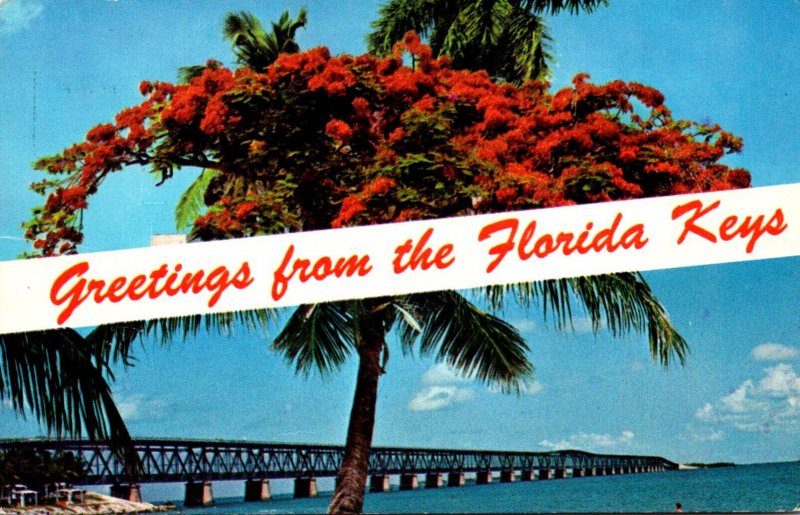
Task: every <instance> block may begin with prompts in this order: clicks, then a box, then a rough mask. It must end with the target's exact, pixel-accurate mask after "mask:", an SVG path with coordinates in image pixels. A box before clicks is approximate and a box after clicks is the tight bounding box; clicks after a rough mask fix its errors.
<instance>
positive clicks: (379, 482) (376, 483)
mask: <svg viewBox="0 0 800 515" xmlns="http://www.w3.org/2000/svg"><path fill="white" fill-rule="evenodd" d="M389 489H390V483H389V474H375V475H373V476H370V478H369V491H370V492H373V493H378V492H388V491H389Z"/></svg>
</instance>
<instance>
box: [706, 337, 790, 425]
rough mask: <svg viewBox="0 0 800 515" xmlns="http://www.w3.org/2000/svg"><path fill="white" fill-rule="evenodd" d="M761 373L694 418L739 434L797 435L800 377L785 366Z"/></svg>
mask: <svg viewBox="0 0 800 515" xmlns="http://www.w3.org/2000/svg"><path fill="white" fill-rule="evenodd" d="M759 347H763V346H759ZM759 347H756V349H758V348H759ZM754 353H755V350H754ZM763 371H764V375H763V376H762V377H761V378H760V379H758V380H753V379H746V380H745V381H743V382H742V383H741V384H740V385H739V386H738V387H736V388H735V389H734V390H733V391H732V392H731V393H730V394H728V395H726V396H724V397H721V398H720V399H719V400H718V401H716V402H706V403H705V404H703V405H702V406H701V407H700V408H698V409H697V410H696V411H695V414H694V416H695V418H696V419H697V420H699V421H701V422H705V423H709V424H716V425H727V426H731V427H734V428H736V429H739V430H742V431H762V432H765V433H769V432H771V431H787V432H791V433H798V432H800V376H798V375H797V372H795V370H794V367H793V366H792V365H790V364H787V363H778V364H777V365H775V366H773V367H767V368H765V369H763Z"/></svg>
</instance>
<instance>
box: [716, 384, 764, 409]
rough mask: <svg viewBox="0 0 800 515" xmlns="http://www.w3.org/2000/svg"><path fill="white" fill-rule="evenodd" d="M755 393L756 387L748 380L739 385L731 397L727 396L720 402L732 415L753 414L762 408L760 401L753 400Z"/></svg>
mask: <svg viewBox="0 0 800 515" xmlns="http://www.w3.org/2000/svg"><path fill="white" fill-rule="evenodd" d="M754 391H755V386H754V385H753V381H751V380H749V379H748V380H747V381H745V382H744V383H742V384H741V385H739V387H738V388H737V389H736V390H734V391H733V392H732V393H731V394H730V395H726V396H725V397H723V398H722V399H720V402H721V403H722V406H723V407H724V408H725V409H726V410H727V411H728V412H730V413H747V412H752V411H755V410H757V409H759V408H760V407H762V404H761V403H760V402H759V401H757V400H755V399H753V392H754Z"/></svg>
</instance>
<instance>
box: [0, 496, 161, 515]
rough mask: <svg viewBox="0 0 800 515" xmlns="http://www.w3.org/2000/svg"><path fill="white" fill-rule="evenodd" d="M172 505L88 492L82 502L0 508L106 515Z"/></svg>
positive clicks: (25, 513)
mask: <svg viewBox="0 0 800 515" xmlns="http://www.w3.org/2000/svg"><path fill="white" fill-rule="evenodd" d="M174 509H175V507H174V506H171V505H155V504H151V503H149V502H133V501H125V500H123V499H117V498H116V497H109V496H107V495H102V494H98V493H95V492H86V499H85V501H84V502H82V503H80V504H72V505H69V506H44V505H42V506H27V507H24V508H21V507H15V508H0V515H2V514H17V515H39V514H42V515H46V514H49V515H74V514H82V515H106V514H109V513H154V512H166V511H173V510H174Z"/></svg>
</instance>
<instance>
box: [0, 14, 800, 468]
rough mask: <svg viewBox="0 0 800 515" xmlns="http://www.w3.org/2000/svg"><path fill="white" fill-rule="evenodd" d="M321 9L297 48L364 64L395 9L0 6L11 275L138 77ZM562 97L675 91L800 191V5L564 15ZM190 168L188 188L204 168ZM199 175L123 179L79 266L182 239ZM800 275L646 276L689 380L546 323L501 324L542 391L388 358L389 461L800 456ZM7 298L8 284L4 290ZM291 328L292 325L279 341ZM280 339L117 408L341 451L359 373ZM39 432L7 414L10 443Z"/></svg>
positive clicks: (239, 346) (207, 346) (157, 420)
mask: <svg viewBox="0 0 800 515" xmlns="http://www.w3.org/2000/svg"><path fill="white" fill-rule="evenodd" d="M303 4H304V5H306V6H307V8H308V11H309V25H308V28H307V29H306V30H305V31H303V32H301V33H300V36H299V38H298V39H299V41H300V44H301V46H302V47H304V48H308V47H311V46H316V45H327V46H329V47H330V48H331V50H332V51H333V52H334V53H340V52H347V53H355V54H357V53H362V52H363V51H365V44H364V39H363V36H364V34H366V32H367V31H368V28H369V22H370V21H371V20H372V19H374V18H375V13H376V12H377V8H378V5H379V2H376V1H366V0H358V1H357V0H350V1H343V2H327V1H321V0H317V1H314V0H308V1H305V2H295V1H272V2H264V1H262V2H249V1H243V0H230V1H225V2H223V1H210V0H208V1H191V2H190V1H188V0H186V1H175V2H169V3H165V2H160V1H142V0H117V1H111V0H82V1H74V2H57V1H47V0H0V77H3V80H2V81H0V99H2V100H0V177H2V181H3V187H2V189H0V259H2V260H9V259H15V258H16V256H18V255H19V254H20V253H21V252H23V251H24V250H26V244H25V243H24V242H23V241H22V240H21V235H22V231H21V230H20V229H19V224H20V222H21V221H23V220H25V219H26V218H27V217H28V213H29V210H30V209H31V208H32V207H33V206H34V205H36V204H37V202H40V199H39V198H38V197H37V196H36V195H34V194H32V193H30V192H29V191H28V190H27V189H26V188H27V184H29V183H30V182H32V181H33V180H36V178H37V176H36V175H35V173H34V172H33V171H32V170H31V167H30V164H31V163H32V162H33V161H34V160H35V158H36V157H38V156H41V155H46V154H50V153H54V152H57V151H58V150H60V149H62V148H64V147H66V146H67V145H69V144H71V143H72V142H74V141H78V140H80V139H81V138H82V137H83V135H84V134H85V133H86V131H87V130H88V129H89V128H91V127H92V126H94V125H96V124H97V123H99V122H102V121H106V120H110V119H111V118H112V117H113V115H114V114H115V113H116V112H117V111H119V110H120V109H121V108H122V107H125V106H128V105H132V104H134V103H137V102H138V101H139V100H140V98H141V97H140V96H139V93H138V89H137V88H138V84H139V82H140V81H141V80H143V79H148V80H167V81H173V80H175V77H176V70H177V68H178V67H180V66H183V65H188V64H198V63H203V62H204V61H205V60H206V59H208V58H215V59H218V60H221V61H223V62H226V63H231V62H232V58H231V53H230V50H229V47H228V44H227V43H225V42H224V41H222V39H221V36H220V29H221V20H222V18H223V16H224V14H225V12H227V11H235V10H249V11H252V12H253V13H255V14H257V15H258V16H259V17H260V18H261V19H262V20H264V21H265V22H266V21H267V20H271V19H276V18H277V17H278V16H279V15H280V13H281V12H282V11H283V10H284V9H287V8H288V9H290V10H291V11H292V13H296V12H297V9H298V7H299V6H300V5H303ZM550 26H551V29H552V35H553V36H554V39H555V46H554V52H555V56H556V58H557V61H558V63H557V65H556V68H555V72H554V77H553V81H552V82H553V85H554V87H560V86H563V85H565V84H567V83H568V82H569V80H570V79H571V77H572V76H574V75H575V74H576V73H578V72H579V71H586V72H588V73H590V74H591V75H592V78H593V79H594V80H595V81H598V82H600V81H606V80H612V79H624V80H630V81H638V82H642V83H645V84H649V85H652V86H654V87H656V88H658V89H660V90H661V91H662V92H664V93H665V95H666V98H667V105H668V106H669V107H670V108H671V109H672V111H673V113H674V114H675V115H676V116H679V117H684V118H688V119H694V120H703V121H707V120H710V121H713V122H717V123H719V124H720V125H722V126H723V127H724V128H725V129H726V130H729V131H731V132H734V133H735V134H738V135H740V136H742V137H743V138H744V142H745V148H744V151H743V152H742V153H741V154H740V155H738V156H734V157H732V158H730V159H728V161H727V162H728V163H729V164H732V165H736V166H742V167H745V168H747V169H749V170H750V171H751V172H752V175H753V178H754V184H755V185H756V186H766V185H774V184H784V183H793V182H800V165H798V164H797V163H798V158H800V141H799V140H800V131H797V130H796V125H797V120H798V119H800V107H799V106H800V104H799V103H798V102H797V97H798V93H800V86H798V84H800V60H798V59H797V55H800V39H798V38H797V34H798V29H800V3H799V2H797V1H788V0H787V1H784V2H779V1H774V2H758V1H752V2H747V1H736V2H732V1H731V2H728V1H708V2H694V1H670V2H658V3H656V2H644V1H623V0H612V2H611V5H610V6H609V7H607V8H601V9H599V10H598V11H597V12H596V13H594V14H592V15H581V16H569V15H562V16H558V17H555V18H552V19H550ZM187 172H188V171H187ZM192 178H193V176H192V174H191V173H186V174H185V177H179V178H178V179H176V180H175V181H173V183H172V184H168V185H165V186H163V187H160V188H154V187H153V186H154V184H155V181H154V180H153V178H152V177H150V176H148V175H147V174H145V173H143V172H142V171H141V170H134V169H131V170H129V171H127V172H125V173H121V174H118V176H117V177H114V178H113V180H111V181H109V183H108V184H107V187H106V188H105V191H104V192H103V193H102V194H100V195H97V196H96V197H95V198H94V199H93V204H92V207H91V209H90V210H89V212H88V213H87V216H86V220H85V221H86V234H87V239H86V243H85V245H84V246H83V249H82V250H83V251H84V252H90V251H100V250H110V249H120V248H130V247H140V246H147V245H148V244H149V240H150V237H151V235H153V234H158V233H170V232H174V222H173V218H172V214H171V212H172V206H173V205H174V203H175V201H176V199H177V197H178V196H179V195H180V193H181V192H182V191H183V187H185V185H186V184H188V183H189V182H190V181H191V180H192ZM799 264H800V260H798V258H790V259H782V260H772V261H760V262H750V263H741V264H731V265H719V266H713V267H697V268H691V269H680V270H678V269H676V270H666V271H659V272H652V273H648V274H647V275H646V277H647V278H648V280H649V282H650V284H651V286H652V287H653V289H654V290H655V291H656V292H657V294H658V296H659V298H661V300H662V301H663V303H664V304H665V306H666V307H667V309H668V311H669V313H670V316H671V319H672V321H673V323H674V324H675V325H676V326H677V327H678V329H679V330H680V331H681V332H682V334H683V335H684V337H685V338H686V339H687V340H688V342H689V344H690V347H691V354H690V355H689V359H688V361H687V364H686V366H685V367H679V366H673V367H670V368H669V369H665V368H663V367H661V366H659V365H658V364H656V363H655V362H653V361H652V360H651V358H650V357H649V355H648V352H647V346H646V341H645V339H644V338H643V337H641V336H639V335H631V336H628V337H626V338H622V339H613V338H611V337H610V336H609V335H608V334H607V333H605V332H600V333H598V334H596V335H595V334H592V333H591V332H590V331H589V327H588V326H587V323H586V320H585V318H583V317H582V315H580V314H578V315H577V316H576V320H575V332H574V333H560V332H558V331H556V330H554V329H552V328H548V326H547V323H546V322H545V321H544V320H543V319H542V317H541V316H540V314H539V313H537V312H536V311H534V310H532V311H529V312H523V311H522V310H520V309H517V308H513V307H511V308H509V309H507V310H506V312H505V313H504V316H505V317H506V318H507V319H508V320H510V321H511V322H513V323H514V324H515V325H516V326H517V327H518V328H519V329H520V330H521V331H522V332H523V334H524V335H525V336H526V338H528V340H529V342H530V345H531V355H530V357H531V359H532V361H533V362H534V364H535V366H536V383H534V385H533V387H532V388H531V389H530V391H529V392H527V393H525V394H522V395H520V396H504V395H501V394H499V393H494V392H492V391H490V390H489V389H487V388H486V387H485V386H483V385H480V384H478V383H476V382H474V381H465V380H463V379H459V378H458V377H455V376H454V375H453V374H452V373H451V372H450V371H449V370H447V369H445V368H444V367H441V366H436V364H435V363H433V362H432V361H431V360H429V359H423V358H420V357H403V356H402V355H401V353H400V352H399V351H397V352H393V353H392V359H391V361H390V363H389V368H388V373H387V374H386V375H385V376H383V379H382V382H381V387H380V394H379V400H378V412H377V424H376V432H375V444H377V445H403V446H433V447H436V446H446V447H459V448H494V449H520V450H542V449H549V448H558V447H577V448H582V449H586V450H590V451H597V452H613V453H643V454H657V455H663V456H665V457H668V458H670V459H673V460H676V461H684V462H686V461H719V460H724V461H736V462H764V461H779V460H796V459H800V445H798V443H797V442H798V441H799V440H798V433H800V377H798V372H800V336H798V334H800V331H798V329H800V289H799V288H798V286H797V285H798V284H800V280H799V279H800V274H799V273H798V265H799ZM2 287H4V288H7V287H12V288H13V285H2ZM276 329H277V326H276ZM269 341H270V337H269V335H267V336H266V337H264V336H263V335H256V334H248V333H247V332H245V331H244V330H238V331H235V332H234V334H231V335H222V336H221V335H202V336H199V337H197V338H193V339H189V340H187V341H183V342H175V343H173V344H171V345H170V346H169V347H168V348H162V347H159V346H158V345H156V344H150V343H148V344H147V345H146V346H145V348H144V349H143V350H142V351H141V352H140V353H139V356H138V358H139V359H138V363H137V365H136V366H135V367H134V368H132V369H130V370H127V371H124V370H120V371H119V373H118V377H117V381H116V383H115V385H114V392H115V397H116V398H117V401H118V403H119V405H120V408H121V409H122V411H123V413H124V414H125V417H126V419H127V421H128V423H129V426H130V428H131V430H132V432H133V433H134V434H135V435H140V436H164V437H207V438H224V439H250V440H263V441H284V442H314V443H331V444H341V443H343V442H344V438H345V430H346V423H347V417H348V415H349V409H350V402H351V397H352V389H353V385H354V381H355V366H354V363H349V364H348V365H346V366H345V367H344V368H343V369H342V370H341V371H340V372H339V373H337V374H334V375H332V376H330V377H328V378H319V377H318V376H314V375H312V376H310V377H308V378H304V377H298V376H295V375H294V374H293V373H292V371H291V370H290V368H289V367H288V366H287V365H286V364H285V363H284V362H283V360H282V359H281V358H280V357H279V356H277V355H276V354H274V353H271V352H270V351H269V349H268V343H269ZM39 433H40V429H39V427H38V425H37V424H36V423H35V422H32V421H24V420H21V419H20V418H19V417H17V416H16V415H15V414H13V413H12V412H10V411H9V410H8V409H7V408H6V407H0V437H17V436H29V435H36V434H39Z"/></svg>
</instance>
